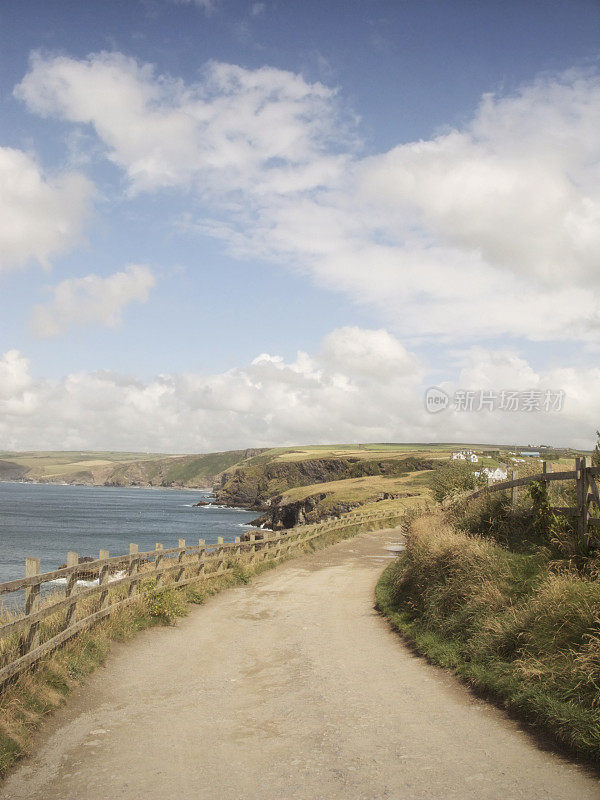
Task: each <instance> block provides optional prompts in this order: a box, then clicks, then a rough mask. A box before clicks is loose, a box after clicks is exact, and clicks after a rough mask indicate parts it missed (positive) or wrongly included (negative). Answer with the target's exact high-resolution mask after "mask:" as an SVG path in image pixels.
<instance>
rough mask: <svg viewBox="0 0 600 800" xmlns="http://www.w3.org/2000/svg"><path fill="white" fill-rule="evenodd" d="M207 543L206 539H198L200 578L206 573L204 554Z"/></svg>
mask: <svg viewBox="0 0 600 800" xmlns="http://www.w3.org/2000/svg"><path fill="white" fill-rule="evenodd" d="M205 547H206V542H205V541H204V539H198V576H200V575H202V573H203V572H204V552H205Z"/></svg>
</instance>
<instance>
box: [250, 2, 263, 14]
mask: <svg viewBox="0 0 600 800" xmlns="http://www.w3.org/2000/svg"><path fill="white" fill-rule="evenodd" d="M266 8H267V4H266V3H252V5H251V7H250V14H251V15H252V16H253V17H259V16H260V15H261V14H264V13H265V11H266Z"/></svg>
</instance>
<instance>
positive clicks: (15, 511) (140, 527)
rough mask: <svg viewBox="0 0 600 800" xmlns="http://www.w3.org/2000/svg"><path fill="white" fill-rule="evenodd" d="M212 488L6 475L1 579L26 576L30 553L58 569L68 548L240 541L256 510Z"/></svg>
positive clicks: (0, 506) (118, 550)
mask: <svg viewBox="0 0 600 800" xmlns="http://www.w3.org/2000/svg"><path fill="white" fill-rule="evenodd" d="M199 500H203V501H205V502H211V500H212V495H211V494H210V492H207V491H201V490H199V491H195V490H183V489H182V490H179V489H138V488H129V487H128V488H120V487H109V486H63V485H57V484H36V483H18V482H14V483H13V482H5V483H0V582H3V581H9V580H13V579H15V578H22V577H23V576H24V575H25V559H26V558H27V557H28V556H31V557H34V558H39V559H40V560H41V570H42V572H50V571H52V570H54V569H57V568H58V567H59V566H60V565H61V564H64V563H65V562H66V560H67V551H69V550H72V551H74V552H76V553H78V554H79V555H80V556H92V557H95V558H98V552H99V550H101V549H104V550H109V551H110V555H111V556H118V555H123V554H126V553H129V544H130V542H134V543H135V544H137V545H138V547H139V550H140V552H142V551H144V550H153V549H154V548H155V546H156V543H157V542H160V543H161V544H162V545H163V546H164V547H165V548H168V547H177V543H178V539H185V540H186V544H189V545H197V544H198V539H204V540H205V541H206V543H207V544H211V543H215V542H216V541H217V537H218V536H222V537H223V540H224V541H226V542H227V541H233V540H234V539H235V537H236V536H240V535H241V534H242V533H243V529H244V528H248V527H250V525H249V523H250V521H251V520H252V519H255V518H256V512H255V511H248V510H247V509H243V508H227V507H225V506H219V505H216V504H214V503H213V502H211V504H210V505H206V506H200V507H198V508H195V507H194V504H195V503H197V502H198V501H199Z"/></svg>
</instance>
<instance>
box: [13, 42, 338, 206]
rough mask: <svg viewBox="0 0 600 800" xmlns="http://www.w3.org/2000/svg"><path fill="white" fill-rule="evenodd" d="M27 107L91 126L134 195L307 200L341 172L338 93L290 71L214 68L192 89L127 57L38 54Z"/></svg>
mask: <svg viewBox="0 0 600 800" xmlns="http://www.w3.org/2000/svg"><path fill="white" fill-rule="evenodd" d="M15 94H16V96H17V97H19V98H20V99H22V100H24V101H25V102H26V103H27V105H28V106H29V108H30V109H31V110H32V111H35V112H36V113H39V114H42V115H57V116H60V117H62V118H63V119H65V120H68V121H70V122H75V123H84V124H91V125H92V126H93V127H94V128H95V130H96V133H97V134H98V136H99V137H100V138H101V140H102V141H103V142H104V144H105V145H106V147H107V153H108V157H109V158H110V159H111V160H112V161H113V162H115V163H116V164H118V165H119V166H120V167H122V168H123V169H124V170H125V171H126V173H127V175H128V177H129V179H130V182H131V186H132V189H133V190H134V191H139V190H148V189H157V188H165V187H173V186H178V187H186V186H188V185H194V187H195V188H196V189H197V190H199V191H201V192H206V191H207V190H209V189H212V190H216V189H217V188H218V190H219V193H221V192H223V190H224V189H225V190H226V187H230V188H231V190H232V191H234V192H239V191H240V190H246V191H249V190H250V189H251V190H252V191H253V192H256V193H257V194H265V193H268V192H270V191H272V190H273V189H272V187H273V186H274V187H275V188H274V190H275V191H277V192H286V191H291V192H295V191H299V190H306V189H310V188H312V187H313V186H315V185H318V184H319V182H320V181H321V179H322V175H321V173H323V176H324V178H326V179H327V180H331V172H332V171H333V172H334V173H337V172H339V169H340V167H341V164H340V159H339V158H335V157H332V156H329V155H327V154H326V153H325V152H324V150H325V142H327V143H328V142H329V139H330V138H331V137H333V136H334V125H333V120H334V115H333V113H332V107H331V104H332V102H333V98H334V94H335V93H334V92H333V91H332V90H331V89H328V88H326V87H325V86H323V85H322V84H320V83H313V84H309V83H307V82H306V81H305V80H304V79H303V78H302V77H301V76H298V75H294V74H293V73H291V72H286V71H284V70H279V69H274V68H271V67H263V68H261V69H257V70H246V69H243V68H242V67H237V66H235V65H233V64H224V63H217V62H211V63H209V64H208V65H207V66H206V69H205V73H204V76H203V80H202V81H201V82H199V83H197V84H192V85H189V86H186V85H185V84H184V83H183V82H182V81H180V80H176V79H173V78H169V77H167V76H156V75H155V73H154V70H153V68H152V67H151V66H149V65H147V64H146V65H139V64H138V63H137V62H136V61H135V60H134V59H132V58H127V57H126V56H123V55H121V54H119V53H99V54H96V55H93V56H90V57H89V58H88V59H86V60H84V61H76V60H74V59H71V58H66V57H63V56H57V57H52V58H44V57H42V56H41V55H39V54H38V55H34V56H33V57H32V60H31V68H30V71H29V72H28V74H27V75H26V76H25V78H24V79H23V81H22V82H21V83H20V84H19V86H17V87H16V89H15Z"/></svg>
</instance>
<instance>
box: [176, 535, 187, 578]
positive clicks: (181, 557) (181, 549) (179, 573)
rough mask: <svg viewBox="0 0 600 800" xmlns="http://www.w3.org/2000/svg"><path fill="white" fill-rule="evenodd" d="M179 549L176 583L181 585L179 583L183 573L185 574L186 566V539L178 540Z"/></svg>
mask: <svg viewBox="0 0 600 800" xmlns="http://www.w3.org/2000/svg"><path fill="white" fill-rule="evenodd" d="M177 547H178V548H179V553H178V554H177V563H178V564H179V569H178V570H177V572H176V573H175V583H179V581H180V580H181V579H182V578H183V573H184V572H185V566H184V564H183V560H184V558H185V539H178V541H177Z"/></svg>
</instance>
